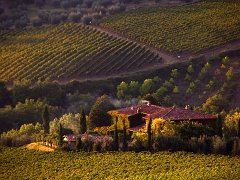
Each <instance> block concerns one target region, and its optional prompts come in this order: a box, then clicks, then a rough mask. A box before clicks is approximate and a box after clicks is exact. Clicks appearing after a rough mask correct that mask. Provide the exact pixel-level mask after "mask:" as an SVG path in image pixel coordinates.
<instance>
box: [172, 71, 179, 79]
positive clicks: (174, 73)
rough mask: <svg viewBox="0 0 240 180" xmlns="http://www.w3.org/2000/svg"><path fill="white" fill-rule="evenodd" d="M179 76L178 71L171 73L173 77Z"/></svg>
mask: <svg viewBox="0 0 240 180" xmlns="http://www.w3.org/2000/svg"><path fill="white" fill-rule="evenodd" d="M178 76H179V72H178V69H173V70H172V72H171V77H173V78H177V77H178Z"/></svg>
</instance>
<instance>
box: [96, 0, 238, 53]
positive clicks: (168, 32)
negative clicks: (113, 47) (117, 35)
mask: <svg viewBox="0 0 240 180" xmlns="http://www.w3.org/2000/svg"><path fill="white" fill-rule="evenodd" d="M237 14H240V2H239V1H234V0H232V1H231V0H230V1H225V2H223V1H220V2H211V1H209V2H208V1H205V2H200V3H194V4H188V5H183V6H175V7H171V8H150V9H138V10H133V11H129V12H127V13H123V14H119V15H115V16H109V17H107V18H105V19H103V20H100V21H99V24H100V26H102V27H104V28H106V29H111V30H114V31H117V32H121V33H123V34H124V35H127V36H129V37H131V38H135V39H137V40H139V41H142V42H145V43H148V44H150V45H153V46H155V47H157V48H160V49H165V50H167V51H169V52H172V53H195V52H199V51H202V50H206V49H208V48H210V47H215V46H219V45H222V44H224V43H227V42H231V41H233V40H236V39H239V38H240V26H239V25H240V16H238V15H237Z"/></svg>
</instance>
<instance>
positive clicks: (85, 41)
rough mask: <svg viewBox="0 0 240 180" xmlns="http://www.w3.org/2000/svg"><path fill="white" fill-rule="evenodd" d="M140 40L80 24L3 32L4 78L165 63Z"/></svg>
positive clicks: (0, 66) (0, 74)
mask: <svg viewBox="0 0 240 180" xmlns="http://www.w3.org/2000/svg"><path fill="white" fill-rule="evenodd" d="M162 63H163V61H162V58H161V57H159V55H157V54H156V53H154V52H151V51H150V50H149V49H147V48H145V47H143V46H140V45H137V44H136V43H133V42H130V41H126V40H121V39H119V38H116V37H112V36H110V35H108V34H106V33H103V32H100V31H98V30H96V29H93V28H91V27H87V26H83V25H80V24H70V23H68V24H61V25H58V26H48V27H41V28H32V29H27V30H10V31H2V32H0V80H5V81H12V80H16V79H29V80H37V79H39V78H41V79H45V78H50V79H62V78H84V77H91V76H101V75H103V76H104V75H116V74H119V73H124V72H129V71H134V70H138V69H139V68H143V67H144V68H145V67H148V66H151V65H152V64H155V65H156V64H162Z"/></svg>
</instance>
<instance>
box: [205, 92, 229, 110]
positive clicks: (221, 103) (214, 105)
mask: <svg viewBox="0 0 240 180" xmlns="http://www.w3.org/2000/svg"><path fill="white" fill-rule="evenodd" d="M226 104H228V102H227V101H226V99H224V98H223V96H222V95H221V94H215V95H213V96H211V97H209V98H208V99H207V100H206V102H205V103H204V104H203V110H204V111H206V112H208V113H218V112H221V111H222V110H223V109H224V107H225V106H226Z"/></svg>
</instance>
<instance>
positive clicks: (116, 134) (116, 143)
mask: <svg viewBox="0 0 240 180" xmlns="http://www.w3.org/2000/svg"><path fill="white" fill-rule="evenodd" d="M117 122H118V118H117V117H116V120H115V123H114V150H115V151H118V149H119V143H118V129H117Z"/></svg>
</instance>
